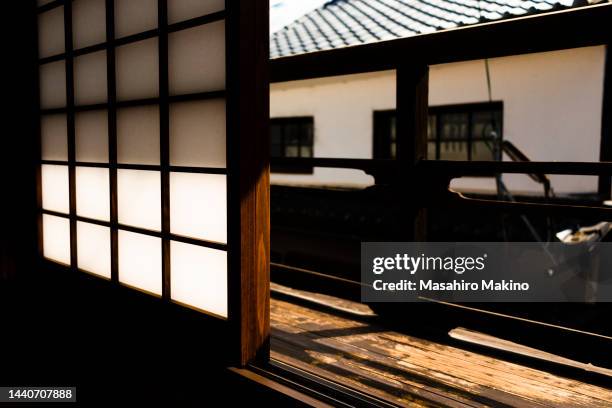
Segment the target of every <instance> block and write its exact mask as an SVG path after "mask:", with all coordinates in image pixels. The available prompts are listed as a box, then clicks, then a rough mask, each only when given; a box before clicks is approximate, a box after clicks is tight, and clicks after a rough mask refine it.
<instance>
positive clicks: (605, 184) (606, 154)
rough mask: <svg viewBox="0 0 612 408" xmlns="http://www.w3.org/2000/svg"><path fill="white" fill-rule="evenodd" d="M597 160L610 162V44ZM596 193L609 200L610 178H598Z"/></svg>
mask: <svg viewBox="0 0 612 408" xmlns="http://www.w3.org/2000/svg"><path fill="white" fill-rule="evenodd" d="M599 160H600V161H607V162H612V51H610V44H608V45H607V46H606V61H605V68H604V89H603V101H602V105H601V145H600V150H599ZM597 191H598V193H599V196H600V197H601V198H602V199H608V200H609V199H610V198H611V197H610V194H611V191H612V177H610V176H609V175H608V176H599V186H598V189H597Z"/></svg>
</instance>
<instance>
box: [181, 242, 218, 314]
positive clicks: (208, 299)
mask: <svg viewBox="0 0 612 408" xmlns="http://www.w3.org/2000/svg"><path fill="white" fill-rule="evenodd" d="M170 254H171V270H172V275H171V284H170V286H171V289H170V293H171V296H172V299H173V300H176V301H177V302H180V303H184V304H186V305H189V306H193V307H196V308H198V309H202V310H205V311H207V312H210V313H214V314H216V315H219V316H223V317H227V252H225V251H219V250H216V249H211V248H206V247H200V246H196V245H190V244H184V243H182V242H176V241H171V242H170Z"/></svg>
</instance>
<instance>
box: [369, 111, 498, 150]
mask: <svg viewBox="0 0 612 408" xmlns="http://www.w3.org/2000/svg"><path fill="white" fill-rule="evenodd" d="M502 122H503V103H502V102H485V103H473V104H463V105H445V106H432V107H430V108H429V117H428V122H427V140H428V142H427V158H428V159H429V160H483V161H484V160H488V161H493V160H500V159H501V153H500V149H499V147H500V143H501V141H502V134H503V133H502V125H503V123H502ZM396 133H397V132H396V113H395V110H387V111H376V112H374V158H375V159H395V157H396V151H397V134H396Z"/></svg>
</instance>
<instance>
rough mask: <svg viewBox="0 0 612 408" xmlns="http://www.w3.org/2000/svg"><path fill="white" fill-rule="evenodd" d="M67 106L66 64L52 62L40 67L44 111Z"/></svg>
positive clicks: (41, 98) (41, 102) (41, 101)
mask: <svg viewBox="0 0 612 408" xmlns="http://www.w3.org/2000/svg"><path fill="white" fill-rule="evenodd" d="M64 106H66V64H65V63H64V61H56V62H51V63H49V64H43V65H41V66H40V107H41V108H43V109H50V108H63V107H64Z"/></svg>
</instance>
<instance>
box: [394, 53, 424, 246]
mask: <svg viewBox="0 0 612 408" xmlns="http://www.w3.org/2000/svg"><path fill="white" fill-rule="evenodd" d="M396 75H397V78H396V95H397V96H396V105H397V108H396V109H397V125H396V126H397V156H396V157H397V160H399V161H400V162H401V169H402V174H400V175H398V176H399V177H402V178H404V179H405V180H406V183H404V184H403V191H402V196H403V198H404V200H403V202H404V205H405V206H406V211H405V214H406V222H407V224H408V225H409V226H413V228H407V229H406V231H407V232H408V233H407V234H405V235H404V236H403V238H402V240H405V241H422V240H424V239H425V235H426V213H425V209H423V208H418V206H415V205H414V204H415V200H414V196H415V195H416V194H424V192H422V191H418V190H416V187H417V186H416V185H414V186H413V188H415V190H412V189H411V188H410V187H411V184H412V182H413V181H415V180H408V179H407V177H409V176H408V175H409V174H410V172H411V171H412V170H413V169H414V166H415V165H416V164H417V163H418V162H419V161H420V160H422V159H425V158H427V111H428V102H429V101H428V99H429V67H428V66H427V65H426V64H421V63H412V64H406V65H401V66H399V67H398V68H397V71H396ZM411 196H412V198H411Z"/></svg>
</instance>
